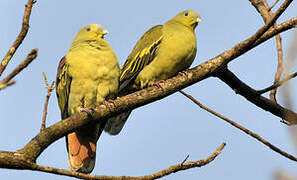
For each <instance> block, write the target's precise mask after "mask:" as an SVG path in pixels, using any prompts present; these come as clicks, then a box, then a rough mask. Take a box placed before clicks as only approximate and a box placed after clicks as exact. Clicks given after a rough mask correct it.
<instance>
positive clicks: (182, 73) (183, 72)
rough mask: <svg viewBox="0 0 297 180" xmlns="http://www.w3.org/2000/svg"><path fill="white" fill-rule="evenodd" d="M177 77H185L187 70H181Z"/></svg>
mask: <svg viewBox="0 0 297 180" xmlns="http://www.w3.org/2000/svg"><path fill="white" fill-rule="evenodd" d="M178 74H179V75H182V76H187V74H188V72H187V70H182V71H180V72H178Z"/></svg>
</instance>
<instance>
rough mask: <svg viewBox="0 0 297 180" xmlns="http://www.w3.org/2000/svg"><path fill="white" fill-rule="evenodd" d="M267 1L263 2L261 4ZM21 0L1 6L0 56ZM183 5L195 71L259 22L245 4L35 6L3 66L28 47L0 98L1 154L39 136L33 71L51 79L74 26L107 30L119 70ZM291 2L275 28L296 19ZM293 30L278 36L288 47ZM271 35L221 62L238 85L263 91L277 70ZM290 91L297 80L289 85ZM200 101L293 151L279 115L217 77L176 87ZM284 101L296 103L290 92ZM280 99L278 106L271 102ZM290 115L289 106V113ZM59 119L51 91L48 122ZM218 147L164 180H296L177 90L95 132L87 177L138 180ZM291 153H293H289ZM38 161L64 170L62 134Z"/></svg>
mask: <svg viewBox="0 0 297 180" xmlns="http://www.w3.org/2000/svg"><path fill="white" fill-rule="evenodd" d="M269 2H270V4H271V3H272V2H271V1H269ZM25 3H26V1H25V0H23V1H20V0H2V1H0V9H1V10H0V22H1V25H2V28H1V29H0V37H1V43H0V57H1V58H2V57H4V55H5V53H6V51H7V50H8V48H9V47H10V46H11V44H12V42H13V41H14V40H15V38H16V36H17V34H18V33H19V30H20V27H21V20H22V16H23V11H24V5H25ZM185 9H194V10H196V11H198V12H199V13H200V14H201V17H202V22H201V23H200V24H199V25H198V28H197V29H196V34H197V41H198V51H197V56H196V59H195V61H194V63H193V65H192V66H196V65H198V64H200V63H202V62H204V61H207V60H208V59H210V58H212V57H214V56H216V55H218V54H219V53H221V52H223V51H225V50H227V49H229V48H231V47H232V46H233V45H235V44H237V43H238V42H240V41H242V40H244V39H246V38H247V37H248V36H250V35H252V34H253V33H254V32H255V31H256V30H257V29H258V28H260V27H261V26H262V25H263V21H262V19H261V17H260V15H259V14H258V13H257V12H256V10H255V9H254V7H253V6H252V5H251V4H250V2H249V1H247V0H245V1H238V0H229V1H216V2H214V1H194V0H184V1H168V0H165V1H157V0H151V1H95V0H87V1H58V0H52V1H37V3H36V4H35V6H34V8H33V10H32V16H31V21H30V30H29V33H28V35H27V37H26V39H25V41H24V42H23V44H22V45H21V47H20V48H19V50H18V51H17V53H16V54H15V56H14V57H13V59H12V61H11V63H10V64H9V66H8V68H7V70H6V73H5V74H4V75H3V76H5V75H6V74H7V73H8V72H10V71H11V70H12V69H14V67H15V66H16V65H17V64H19V63H20V62H21V61H22V60H23V59H24V58H25V57H26V55H27V53H29V51H30V50H31V49H33V48H39V55H38V57H37V59H36V60H35V61H34V62H33V63H32V64H31V65H30V66H29V68H27V69H26V70H24V71H23V72H22V73H21V74H20V75H18V76H17V77H16V81H17V84H16V85H14V86H13V87H10V88H7V89H6V90H3V91H1V92H0V99H1V102H0V109H1V111H0V112H1V126H0V149H1V150H8V151H9V150H10V151H13V150H17V149H19V148H21V147H23V146H24V145H25V144H26V143H27V142H28V141H29V140H30V139H31V138H33V137H34V136H35V135H36V134H37V133H38V132H39V128H40V124H41V118H42V111H43V103H44V99H45V95H46V88H45V85H44V81H43V77H42V72H45V73H46V75H47V77H48V79H49V80H54V79H55V76H56V68H57V65H58V62H59V60H60V58H61V57H62V56H64V55H65V54H66V53H67V51H68V48H69V46H70V44H71V42H72V40H73V38H74V36H75V35H76V33H77V32H78V30H79V29H80V28H82V27H83V26H85V25H87V24H92V23H97V24H101V25H102V26H103V27H104V28H105V29H107V30H108V31H109V34H108V35H107V36H106V40H107V41H108V42H109V43H110V45H111V46H112V48H113V49H114V51H115V53H116V54H117V57H118V59H119V63H120V65H122V64H123V63H124V61H125V59H126V57H127V56H128V55H129V53H130V52H131V50H132V48H133V46H134V44H135V43H136V41H137V40H138V39H139V38H140V36H141V35H142V34H143V33H144V32H145V31H146V30H148V29H149V28H150V27H152V26H153V25H157V24H162V23H164V22H165V21H167V20H168V19H170V18H172V17H173V16H175V15H176V14H177V13H179V12H181V11H183V10H185ZM296 9H297V4H296V3H294V2H293V3H292V5H291V6H290V7H289V8H288V10H287V11H286V12H285V13H284V14H283V15H282V16H281V18H280V19H279V20H278V22H279V23H280V22H282V21H284V20H287V19H289V18H292V17H295V16H296V12H297V11H296ZM292 32H293V31H289V32H286V33H284V34H283V35H282V38H283V45H284V52H286V51H287V49H288V45H289V43H290V38H292V37H293V36H292V35H293V33H292ZM276 63H277V61H276V50H275V39H271V40H269V41H268V42H266V43H264V44H262V45H260V46H259V47H257V48H255V49H254V50H252V51H249V52H248V53H246V54H244V55H243V56H241V57H239V58H237V59H236V60H234V61H232V62H231V63H230V64H229V67H230V70H232V71H233V72H234V73H235V74H236V75H238V77H239V78H240V79H242V80H243V81H244V82H246V83H247V84H249V85H251V86H252V87H253V88H255V89H262V88H264V87H267V86H269V85H271V83H272V82H273V79H274V72H275V69H276ZM292 84H293V85H294V86H293V88H295V89H296V80H293V81H292ZM185 91H186V92H188V93H190V94H191V95H193V96H194V97H196V98H197V99H198V100H200V101H201V103H202V104H204V105H206V106H208V107H210V108H212V109H214V110H215V111H217V112H219V113H221V114H223V115H225V116H227V117H229V118H230V119H232V120H234V121H236V122H238V123H240V124H241V125H243V126H245V127H247V128H249V129H250V130H252V131H254V132H256V133H258V134H259V135H261V136H263V137H264V138H266V139H267V140H269V141H270V142H272V143H273V144H275V145H276V146H278V147H280V148H282V149H284V150H285V151H287V152H290V153H294V152H296V151H294V148H293V147H294V146H293V143H292V142H291V140H290V138H289V133H288V128H287V127H286V126H285V125H284V124H282V123H280V122H279V121H280V119H279V118H278V117H275V116H273V115H271V114H270V113H268V112H265V111H263V110H261V109H259V108H258V107H256V106H255V105H253V104H251V103H249V102H247V101H246V100H245V99H244V98H243V97H241V96H239V95H236V94H235V93H234V92H233V91H232V90H231V89H230V88H229V87H227V85H225V84H223V83H222V82H220V81H219V80H218V79H216V78H208V79H206V80H204V81H202V82H199V83H197V84H194V85H192V86H191V87H188V88H186V89H185ZM293 98H294V99H293V101H295V102H296V101H297V97H296V96H293ZM280 103H282V102H281V101H280ZM293 110H295V111H297V109H296V108H295V109H293ZM59 120H60V111H59V109H58V105H57V99H56V96H55V93H53V95H52V97H51V99H50V103H49V107H48V118H47V124H48V125H50V124H53V123H56V122H58V121H59ZM222 142H226V143H227V146H226V148H225V149H224V150H223V152H222V154H221V155H219V157H218V158H217V159H216V160H215V161H213V162H212V163H210V164H209V165H207V166H204V167H202V168H195V169H191V170H187V171H183V172H178V173H175V174H173V175H170V176H167V177H166V178H164V179H170V180H175V179H198V178H200V179H218V178H222V177H224V179H227V178H228V179H262V180H269V179H272V175H273V173H274V172H275V170H277V169H286V170H289V171H291V172H293V173H295V174H296V167H297V165H296V163H295V162H293V161H291V160H288V159H286V158H284V157H282V156H280V155H279V154H277V153H275V152H273V151H272V150H270V149H269V148H267V147H266V146H264V145H262V144H260V143H259V142H258V141H256V140H255V139H253V138H251V137H249V136H247V135H246V134H244V133H242V132H240V131H239V130H237V129H235V128H233V127H231V126H230V125H229V124H226V123H225V122H223V121H222V120H220V119H218V118H216V117H214V116H213V115H210V114H209V113H207V112H205V111H203V110H201V109H199V108H198V107H197V106H196V105H194V104H193V103H192V102H190V101H189V100H187V99H185V98H184V97H183V96H182V95H181V94H179V93H176V94H174V95H171V96H169V97H167V98H165V99H163V100H160V101H157V102H154V103H152V104H149V105H146V106H144V107H141V108H138V109H137V110H135V111H133V114H132V115H131V116H130V118H129V120H128V122H127V124H126V126H125V128H124V130H123V131H122V132H121V134H120V135H118V136H115V137H112V136H109V135H107V134H103V135H102V136H101V138H100V140H99V141H98V147H99V149H98V151H97V153H98V155H97V162H96V167H95V169H94V171H93V174H104V175H130V176H141V175H147V174H151V173H154V172H156V171H159V170H161V169H164V168H167V167H169V166H170V165H173V164H177V163H180V162H181V161H182V160H183V159H184V158H185V157H186V155H187V154H189V155H190V157H189V161H193V160H199V159H204V158H206V157H207V156H208V155H210V154H211V153H212V152H214V151H215V149H216V148H217V146H219V145H220V144H221V143H222ZM295 154H296V153H295ZM37 162H38V163H39V164H42V165H47V166H54V167H57V168H64V169H65V168H66V169H67V168H68V165H67V154H66V148H65V140H64V138H62V139H60V140H59V141H57V142H55V143H54V144H52V145H51V146H50V147H49V148H48V149H47V150H46V151H45V152H44V153H43V154H42V155H41V156H40V157H39V158H38V160H37ZM0 177H1V179H8V178H9V179H19V178H22V179H41V178H42V179H45V180H47V179H71V178H68V177H64V176H57V175H51V174H45V173H41V172H32V171H15V170H6V169H0Z"/></svg>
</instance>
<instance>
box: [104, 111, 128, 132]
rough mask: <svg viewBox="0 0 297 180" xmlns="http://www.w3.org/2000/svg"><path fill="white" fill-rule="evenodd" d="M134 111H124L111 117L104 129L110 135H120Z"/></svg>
mask: <svg viewBox="0 0 297 180" xmlns="http://www.w3.org/2000/svg"><path fill="white" fill-rule="evenodd" d="M131 112H132V111H127V112H123V113H121V114H119V115H117V116H114V117H111V118H109V119H108V120H107V123H106V125H105V128H104V131H105V132H107V133H108V134H110V135H113V136H115V135H118V134H119V133H120V132H121V130H122V129H123V127H124V125H125V123H126V121H127V119H128V118H129V115H130V114H131Z"/></svg>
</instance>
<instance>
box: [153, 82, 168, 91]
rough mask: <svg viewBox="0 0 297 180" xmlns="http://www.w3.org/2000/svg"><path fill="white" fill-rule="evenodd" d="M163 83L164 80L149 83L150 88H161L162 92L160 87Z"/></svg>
mask: <svg viewBox="0 0 297 180" xmlns="http://www.w3.org/2000/svg"><path fill="white" fill-rule="evenodd" d="M164 82H165V80H160V81H158V82H154V83H151V84H150V86H157V87H158V88H161V89H162V90H164V89H163V87H162V86H161V83H164Z"/></svg>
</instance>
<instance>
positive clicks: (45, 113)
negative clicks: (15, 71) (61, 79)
mask: <svg viewBox="0 0 297 180" xmlns="http://www.w3.org/2000/svg"><path fill="white" fill-rule="evenodd" d="M42 74H43V78H44V82H45V85H46V88H47V95H46V97H45V102H44V109H43V116H42V123H41V128H40V131H43V130H44V129H45V126H46V125H45V124H46V115H47V106H48V101H49V99H50V97H51V92H52V91H53V90H54V89H55V87H54V86H55V81H53V82H52V84H51V85H49V84H48V81H47V78H46V75H45V73H44V72H43V73H42Z"/></svg>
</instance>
